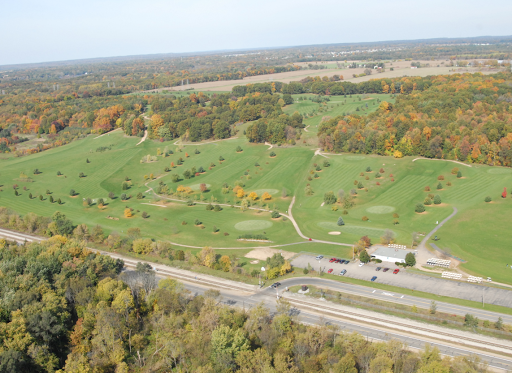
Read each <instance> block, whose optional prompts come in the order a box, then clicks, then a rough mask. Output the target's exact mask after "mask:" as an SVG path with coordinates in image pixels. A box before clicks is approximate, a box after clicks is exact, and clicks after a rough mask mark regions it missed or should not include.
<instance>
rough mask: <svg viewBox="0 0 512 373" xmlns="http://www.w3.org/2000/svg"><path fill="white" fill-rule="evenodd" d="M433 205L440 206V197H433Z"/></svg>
mask: <svg viewBox="0 0 512 373" xmlns="http://www.w3.org/2000/svg"><path fill="white" fill-rule="evenodd" d="M434 204H435V205H439V204H441V196H440V195H439V194H437V195H436V196H435V197H434Z"/></svg>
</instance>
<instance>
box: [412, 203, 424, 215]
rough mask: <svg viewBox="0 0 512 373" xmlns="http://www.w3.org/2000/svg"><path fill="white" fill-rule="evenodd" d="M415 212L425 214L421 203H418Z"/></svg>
mask: <svg viewBox="0 0 512 373" xmlns="http://www.w3.org/2000/svg"><path fill="white" fill-rule="evenodd" d="M414 211H415V212H417V213H422V212H425V206H423V204H422V203H418V204H417V205H416V207H415V209H414Z"/></svg>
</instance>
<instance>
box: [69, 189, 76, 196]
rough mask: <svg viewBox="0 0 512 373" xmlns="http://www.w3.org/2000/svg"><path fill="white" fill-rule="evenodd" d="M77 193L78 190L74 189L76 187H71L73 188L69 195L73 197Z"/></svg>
mask: <svg viewBox="0 0 512 373" xmlns="http://www.w3.org/2000/svg"><path fill="white" fill-rule="evenodd" d="M75 194H76V192H75V190H74V189H71V190H70V191H69V195H70V196H71V197H73V196H74V195H75Z"/></svg>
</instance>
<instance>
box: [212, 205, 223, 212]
mask: <svg viewBox="0 0 512 373" xmlns="http://www.w3.org/2000/svg"><path fill="white" fill-rule="evenodd" d="M213 211H215V212H219V211H222V207H220V206H219V205H215V206H214V207H213Z"/></svg>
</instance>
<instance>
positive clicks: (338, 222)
mask: <svg viewBox="0 0 512 373" xmlns="http://www.w3.org/2000/svg"><path fill="white" fill-rule="evenodd" d="M336 224H338V226H340V227H341V226H342V225H345V222H344V221H343V218H342V217H341V216H340V217H339V218H338V221H337V223H336Z"/></svg>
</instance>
